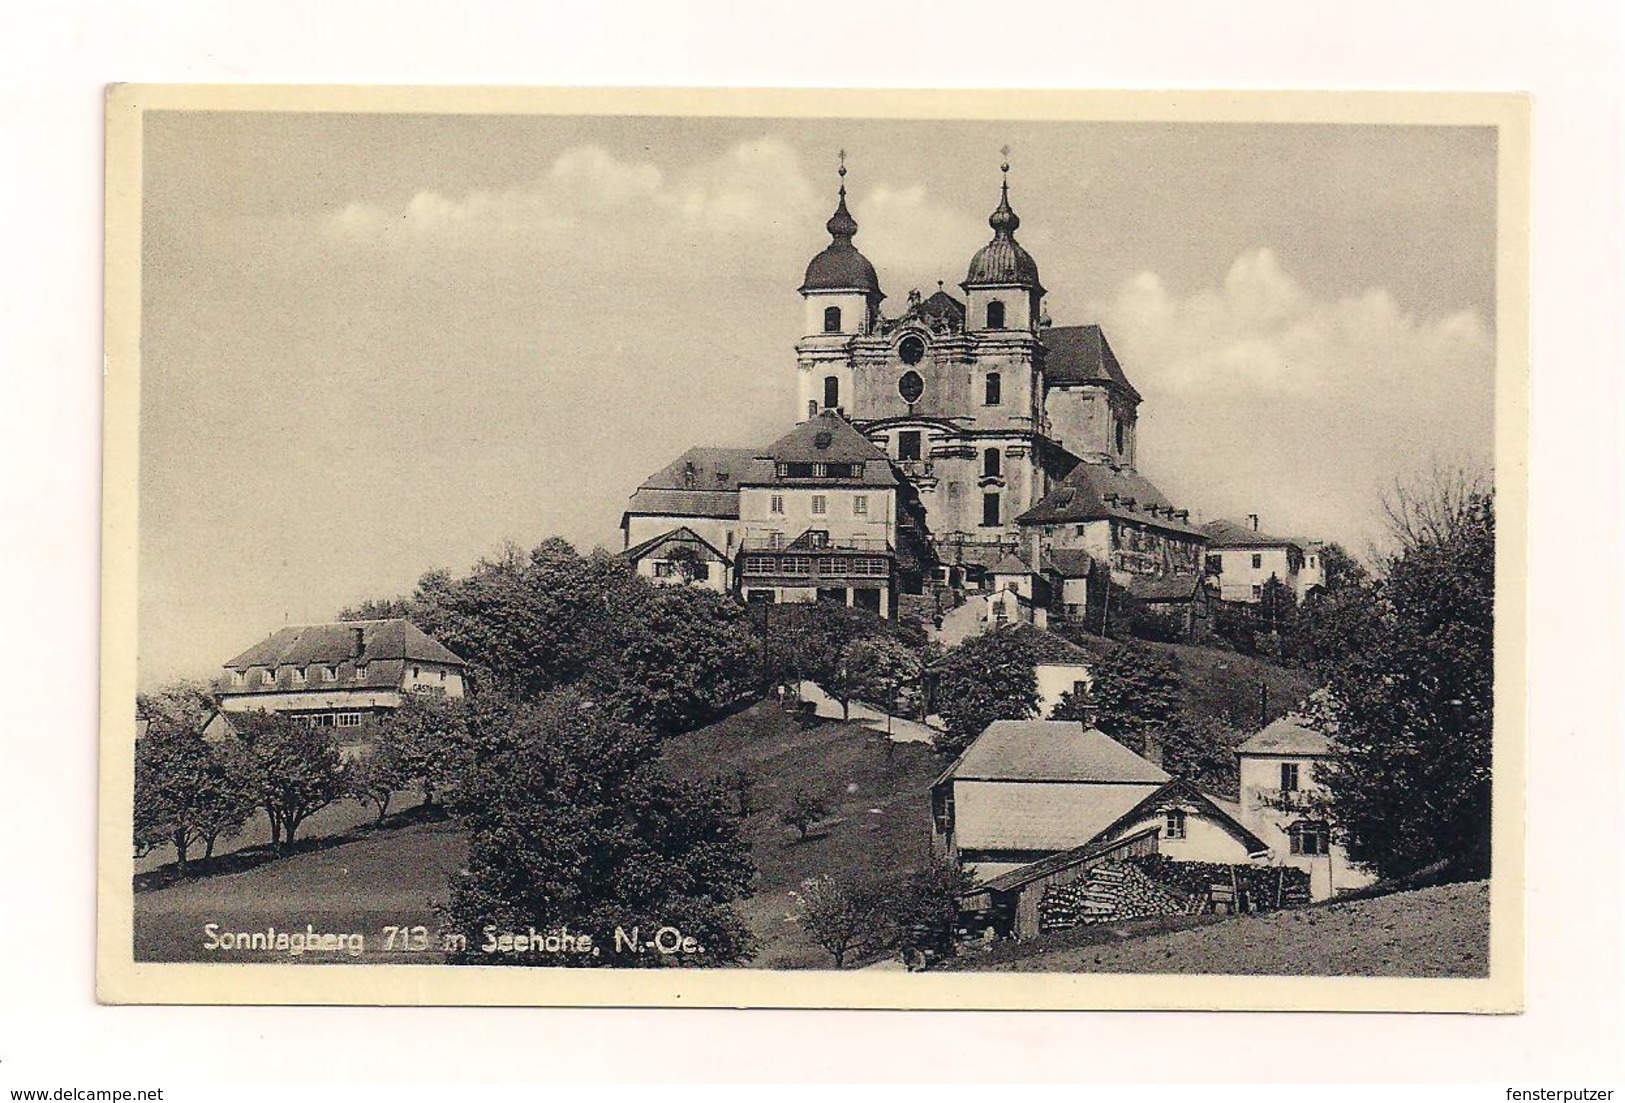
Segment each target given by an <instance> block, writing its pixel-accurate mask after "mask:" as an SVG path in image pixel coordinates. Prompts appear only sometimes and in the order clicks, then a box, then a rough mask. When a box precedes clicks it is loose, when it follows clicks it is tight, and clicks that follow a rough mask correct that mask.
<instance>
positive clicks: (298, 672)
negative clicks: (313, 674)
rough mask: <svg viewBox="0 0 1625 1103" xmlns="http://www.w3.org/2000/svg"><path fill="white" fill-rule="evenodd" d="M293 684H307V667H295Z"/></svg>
mask: <svg viewBox="0 0 1625 1103" xmlns="http://www.w3.org/2000/svg"><path fill="white" fill-rule="evenodd" d="M293 684H294V685H296V686H302V685H304V684H305V668H304V667H302V666H296V667H294V668H293Z"/></svg>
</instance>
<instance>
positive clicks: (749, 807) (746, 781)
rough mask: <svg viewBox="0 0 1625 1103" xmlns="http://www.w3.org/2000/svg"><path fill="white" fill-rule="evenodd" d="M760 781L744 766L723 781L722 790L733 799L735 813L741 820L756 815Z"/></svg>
mask: <svg viewBox="0 0 1625 1103" xmlns="http://www.w3.org/2000/svg"><path fill="white" fill-rule="evenodd" d="M760 780H761V779H759V778H758V777H757V776H756V774H755V773H754V772H752V771H751V770H748V769H746V768H745V767H743V766H741V767H740V768H739V769H737V770H734V771H733V772H732V773H730V774H728V775H727V776H726V777H724V778H723V779H722V790H723V792H725V793H727V794H728V795H729V796H731V797H733V801H734V812H735V814H736V815H737V816H738V817H739V818H740V819H745V818H747V817H749V816H753V815H755V814H756V786H757V784H758V783H759V781H760Z"/></svg>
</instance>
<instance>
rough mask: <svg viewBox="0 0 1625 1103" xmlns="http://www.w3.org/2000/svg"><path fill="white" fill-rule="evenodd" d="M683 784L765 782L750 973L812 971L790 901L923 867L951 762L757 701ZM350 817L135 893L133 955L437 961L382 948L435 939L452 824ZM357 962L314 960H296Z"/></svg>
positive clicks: (818, 960) (691, 757)
mask: <svg viewBox="0 0 1625 1103" xmlns="http://www.w3.org/2000/svg"><path fill="white" fill-rule="evenodd" d="M667 765H668V767H669V768H670V769H671V770H672V772H673V773H674V774H677V775H678V776H682V777H689V778H695V779H702V778H708V777H712V776H716V775H725V774H729V773H732V772H733V771H735V770H738V769H740V768H745V769H748V770H750V771H751V772H752V773H754V774H756V775H757V776H758V777H759V779H760V780H759V782H758V785H757V787H756V791H755V794H754V799H755V802H756V804H757V807H758V809H759V810H758V811H756V812H755V813H754V814H752V815H751V816H750V817H748V818H747V820H746V822H745V825H744V832H745V836H746V838H747V839H748V840H749V842H750V844H751V852H752V857H753V859H754V860H755V862H756V865H757V867H758V868H759V870H760V874H759V876H758V877H757V880H756V884H755V892H756V895H755V896H754V898H752V899H750V900H746V901H744V902H743V903H742V904H741V905H740V911H741V913H742V914H743V915H744V917H745V919H746V921H747V922H748V923H749V924H750V926H751V929H752V930H753V931H754V932H755V933H756V935H757V937H758V939H759V941H760V944H761V945H760V950H759V953H758V955H757V958H756V961H755V963H754V964H757V965H761V966H791V967H795V966H805V967H817V966H824V965H826V964H827V959H826V958H825V956H824V954H823V952H822V951H820V950H818V949H816V948H815V947H813V946H811V945H810V944H809V943H808V942H807V941H806V940H805V939H804V938H803V937H802V935H801V928H800V925H799V923H797V922H795V921H793V920H790V919H787V918H786V917H787V916H793V915H794V913H795V910H796V909H795V901H794V899H793V898H792V897H791V896H790V893H791V891H792V890H795V889H797V888H799V887H800V884H801V882H802V881H803V880H806V879H807V878H809V877H815V876H819V875H822V874H831V875H833V876H837V877H850V878H858V877H868V876H876V877H881V876H889V875H891V874H894V873H896V872H899V871H902V870H905V869H908V868H911V867H913V866H914V865H915V864H916V863H918V862H920V861H921V860H923V859H924V858H925V857H926V856H927V855H928V853H929V840H930V810H929V809H930V803H929V800H928V797H927V791H928V789H929V787H930V784H931V779H932V778H933V777H934V776H935V775H936V773H937V771H938V770H940V769H941V763H940V762H939V761H938V759H937V758H936V756H935V755H933V754H932V753H931V752H930V751H929V750H928V749H926V748H925V747H923V746H920V745H917V744H896V743H894V744H891V750H890V752H889V753H888V750H887V743H886V741H885V740H884V739H883V738H882V737H881V736H879V735H878V734H877V733H875V732H871V731H869V730H868V729H866V728H863V727H861V726H859V725H857V724H843V723H823V722H817V721H814V722H812V723H811V724H807V723H805V722H803V721H800V720H797V719H795V718H793V717H790V716H787V715H786V714H784V713H783V712H782V711H781V710H780V709H779V708H778V707H777V706H776V704H768V703H763V704H759V705H756V706H754V707H752V708H750V709H747V710H745V711H744V712H741V713H739V714H737V715H734V716H731V717H728V718H727V719H725V720H723V721H721V722H719V723H717V724H715V725H713V726H711V727H709V728H705V729H703V730H701V731H697V732H692V733H690V734H688V735H685V736H681V737H678V738H677V739H674V740H672V741H671V743H669V744H668V746H667ZM797 789H806V790H807V791H809V792H812V793H815V794H818V795H820V796H822V797H824V798H825V799H826V801H827V802H828V803H829V805H830V808H831V813H830V817H829V819H828V820H827V821H826V822H825V823H823V824H821V825H820V826H819V827H818V828H817V829H816V830H815V831H814V832H813V833H812V836H811V837H810V838H808V839H807V840H806V841H805V842H802V841H799V840H798V838H797V835H796V832H795V830H794V829H793V828H789V827H786V826H784V825H783V824H782V823H781V822H780V820H779V811H780V809H782V808H783V807H784V806H785V804H786V803H788V800H789V797H790V794H791V793H793V792H795V791H796V790H797ZM348 811H349V809H347V808H344V807H338V808H336V809H335V815H336V816H337V817H338V818H337V819H335V821H334V823H333V824H332V825H324V826H330V827H332V828H333V829H334V830H333V833H332V834H325V835H324V834H323V833H322V832H321V831H319V830H318V831H313V832H311V834H310V835H309V837H308V838H305V839H302V840H301V843H300V845H299V847H298V849H297V852H296V853H293V854H290V855H289V856H287V857H285V858H282V859H272V858H271V857H270V856H269V855H268V854H266V853H264V852H263V851H255V850H252V849H250V850H245V851H244V852H243V853H242V854H241V855H235V856H233V857H231V858H228V859H227V860H226V861H224V862H222V863H220V866H219V868H221V869H223V870H230V871H231V872H221V873H219V874H217V875H216V876H211V877H202V878H196V879H193V880H189V881H182V882H177V883H173V884H169V883H167V881H168V878H167V877H164V876H161V875H147V876H144V877H141V878H138V880H139V881H140V882H141V883H140V885H139V886H138V889H139V891H137V893H136V896H135V943H136V956H137V959H138V960H144V961H230V960H238V961H243V960H265V958H264V957H263V955H258V954H253V953H246V952H245V953H236V952H221V951H206V950H205V949H204V948H203V946H204V942H205V938H206V935H205V931H204V928H205V925H206V924H209V923H211V922H212V923H219V924H221V925H222V928H223V929H225V930H228V931H255V930H260V931H263V930H264V929H265V928H266V927H267V926H274V927H276V928H277V929H279V930H304V929H305V926H306V924H307V923H308V924H312V925H314V926H315V928H316V929H317V930H318V931H338V932H352V931H356V932H362V933H365V934H366V936H367V947H366V953H365V956H364V957H363V958H361V959H359V960H363V961H366V962H369V963H378V962H408V961H414V962H416V961H435V960H439V955H438V954H437V953H432V952H431V953H424V954H407V953H400V952H394V951H388V950H385V949H384V934H383V928H384V927H385V925H395V926H415V925H418V924H422V925H424V926H426V927H428V928H429V929H430V930H431V931H432V930H434V929H435V928H436V926H437V924H438V923H439V915H438V912H439V909H440V908H442V907H443V906H444V904H445V902H446V897H447V878H448V876H449V875H450V874H451V873H452V872H454V871H455V870H457V869H458V868H459V867H460V866H461V864H462V862H463V860H464V855H465V852H466V847H465V843H464V837H463V835H462V832H461V831H459V830H458V829H457V827H456V825H455V824H453V823H451V822H448V821H436V820H429V821H424V820H423V819H422V817H421V816H418V815H416V814H414V813H408V814H407V815H404V816H400V817H391V822H390V825H389V826H386V827H384V828H382V829H373V828H372V827H371V826H370V825H362V826H359V827H355V826H352V825H351V824H350V823H348V822H347V820H346V818H345V817H346V815H347V813H348ZM299 960H301V961H305V962H310V961H320V960H328V961H334V960H344V961H349V960H356V959H351V958H349V957H347V956H344V955H334V954H316V955H309V956H305V957H302V958H300V959H299Z"/></svg>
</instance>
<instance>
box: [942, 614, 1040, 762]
mask: <svg viewBox="0 0 1625 1103" xmlns="http://www.w3.org/2000/svg"><path fill="white" fill-rule="evenodd" d="M1020 628H1021V626H1011V627H1006V628H998V629H995V630H993V631H991V632H983V633H982V634H980V635H977V636H972V637H970V638H969V639H967V640H965V641H964V642H963V643H961V644H960V645H959V646H958V647H956V648H954V649H953V650H952V651H950V652H948V653H947V654H946V655H945V656H943V658H942V660H941V661H940V662H939V663H938V664H937V670H936V672H937V711H938V712H940V713H941V714H942V718H943V720H944V721H945V722H946V723H947V730H946V731H944V732H940V733H938V735H937V740H936V745H937V749H938V750H939V751H941V752H943V753H944V754H958V753H960V752H961V751H963V750H964V749H965V748H966V747H967V746H969V745H970V743H971V741H972V740H973V739H975V738H976V737H977V736H978V735H980V734H981V732H982V729H983V728H986V727H987V726H988V725H989V724H991V723H992V722H993V721H995V720H1025V719H1028V718H1029V717H1031V716H1032V715H1033V714H1034V713H1035V712H1037V711H1038V677H1037V674H1036V673H1035V668H1036V655H1035V652H1034V650H1033V645H1032V639H1031V633H1030V632H1023V631H1021V630H1020Z"/></svg>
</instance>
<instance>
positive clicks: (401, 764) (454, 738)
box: [374, 693, 477, 805]
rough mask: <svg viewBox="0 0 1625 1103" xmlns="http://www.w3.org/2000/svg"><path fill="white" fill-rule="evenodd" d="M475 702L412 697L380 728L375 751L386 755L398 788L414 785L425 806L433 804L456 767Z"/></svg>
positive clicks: (457, 699) (448, 698)
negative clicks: (469, 711) (419, 792)
mask: <svg viewBox="0 0 1625 1103" xmlns="http://www.w3.org/2000/svg"><path fill="white" fill-rule="evenodd" d="M476 696H477V695H476ZM471 700H472V699H471V698H467V697H437V696H433V695H431V694H426V693H418V694H413V695H411V696H410V697H408V698H407V699H406V700H405V701H404V702H402V703H401V707H400V708H398V709H396V710H395V711H394V712H392V713H391V714H390V715H389V716H387V717H385V718H384V719H383V720H382V721H381V722H380V723H379V725H378V732H377V740H376V742H375V744H374V749H375V751H378V752H381V753H382V754H383V755H384V756H385V759H384V761H385V762H386V763H387V764H388V765H387V769H388V770H389V771H390V774H391V777H392V778H393V780H394V781H395V782H396V783H397V784H396V788H397V789H407V788H411V787H414V786H415V787H417V788H418V789H419V790H420V791H421V792H422V793H423V803H424V804H426V805H427V804H433V803H434V802H435V797H436V795H437V794H438V793H439V792H440V791H441V790H442V789H444V788H445V787H446V785H447V784H448V782H449V779H450V775H451V773H452V771H453V770H454V769H455V768H456V764H457V755H458V753H459V749H460V746H461V744H462V742H463V739H464V736H465V728H466V721H465V715H466V713H467V712H468V710H469V708H470V707H471V705H470V701H471Z"/></svg>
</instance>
